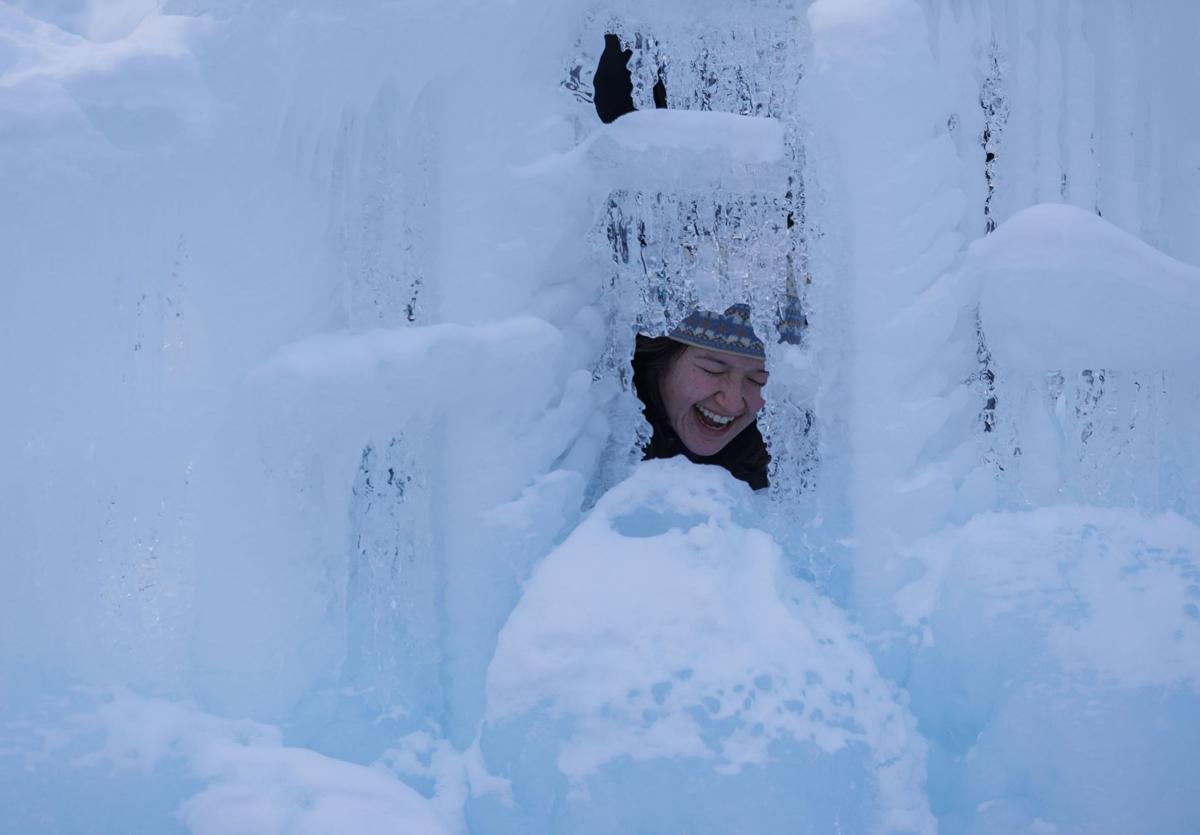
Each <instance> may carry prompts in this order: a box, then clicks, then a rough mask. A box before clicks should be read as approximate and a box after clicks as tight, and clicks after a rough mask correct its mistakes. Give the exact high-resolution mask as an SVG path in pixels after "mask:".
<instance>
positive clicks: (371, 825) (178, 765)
mask: <svg viewBox="0 0 1200 835" xmlns="http://www.w3.org/2000/svg"><path fill="white" fill-rule="evenodd" d="M52 727H53V728H54V729H53V730H52V731H51V732H50V733H49V734H48V735H47V737H46V738H47V740H49V742H48V745H49V747H51V748H65V747H67V746H70V747H73V748H75V749H78V750H82V751H83V753H79V754H78V756H76V757H74V759H73V760H71V761H70V766H69V767H70V769H72V770H73V771H75V772H76V776H75V778H74V779H75V780H77V781H78V780H80V779H86V780H90V781H91V782H92V784H93V785H92V787H91V789H90V791H89V792H88V793H87V794H85V793H84V792H79V794H81V795H82V796H87V795H88V794H91V793H92V792H95V794H96V796H95V797H93V798H92V801H91V802H92V805H91V807H90V808H87V809H84V810H78V811H83V812H84V813H85V814H88V815H90V816H93V821H92V824H91V826H90V827H89V829H88V831H93V832H107V831H110V830H109V829H107V828H105V826H106V824H105V823H104V821H105V820H106V819H112V818H111V815H110V814H109V810H110V807H113V806H114V805H115V804H116V803H118V802H124V801H123V800H122V799H121V796H123V795H126V794H128V796H129V797H131V798H134V797H136V798H138V799H139V802H140V804H141V805H143V806H144V807H146V809H147V810H148V809H152V808H153V807H155V806H159V807H162V808H169V804H170V803H171V802H172V800H171V796H172V794H173V793H179V792H182V793H183V794H184V795H185V799H184V800H183V802H182V803H179V804H178V806H177V808H176V810H175V811H174V813H173V814H167V815H164V816H163V819H161V820H156V819H153V814H149V815H148V814H146V812H145V811H142V812H140V813H139V814H138V815H137V817H138V818H140V819H142V820H143V821H144V825H145V826H146V827H147V828H146V830H145V831H155V832H160V831H175V824H174V821H172V818H174V819H175V820H177V821H179V822H181V823H182V824H183V826H184V827H185V828H186V831H188V832H190V833H193V835H251V833H252V834H253V835H318V834H319V833H341V832H353V833H355V835H374V833H379V834H380V835H383V833H388V835H394V833H405V835H441V834H442V833H448V832H450V831H452V830H451V828H449V827H448V826H447V825H446V824H445V823H444V822H443V821H442V820H441V819H440V818H439V817H438V816H437V814H436V813H435V812H434V810H433V808H432V805H431V803H430V801H427V800H426V799H425V798H423V797H422V796H421V795H420V794H418V793H417V792H416V791H414V790H413V789H411V788H409V787H408V786H406V785H405V784H404V783H402V782H400V781H399V780H397V779H396V778H395V777H393V776H392V775H391V774H389V773H388V772H387V771H386V770H384V769H382V768H376V767H368V766H363V765H358V764H355V763H350V762H345V761H342V760H337V759H334V758H332V757H326V756H323V755H321V754H319V753H317V752H316V751H312V750H309V749H305V748H292V747H288V746H285V745H283V744H282V742H281V737H280V733H279V730H278V729H277V728H275V727H273V726H270V725H263V724H259V723H257V722H250V721H245V720H230V719H223V718H220V717H217V716H213V715H212V714H209V713H205V712H204V711H201V710H199V709H197V708H195V707H192V706H190V705H187V704H184V703H181V702H173V701H166V700H163V699H150V698H143V697H140V696H135V695H133V694H132V693H130V692H128V691H126V690H122V689H116V690H113V691H110V692H107V693H103V694H100V695H99V696H98V698H97V699H96V701H95V702H94V703H92V704H91V705H89V706H88V708H87V709H86V710H84V711H83V712H80V713H76V714H73V715H71V716H69V717H67V718H66V719H65V720H63V721H62V722H57V723H53V724H52ZM127 773H130V774H132V775H133V776H134V779H135V780H136V783H135V785H133V786H125V785H122V784H121V780H122V777H121V775H123V774H127ZM151 775H153V779H147V778H149V777H151ZM104 786H107V787H108V788H107V790H105V789H104ZM197 788H198V789H199V790H198V791H197V790H196V789H197ZM97 789H99V791H97ZM187 794H190V796H186V795H187ZM109 795H111V796H112V799H111V800H109V799H108V797H107V796H109ZM164 799H165V801H166V803H167V804H168V805H167V806H165V807H163V800H164ZM174 802H178V797H176V798H175V801H174ZM17 812H18V814H17V816H16V819H15V820H16V821H20V820H21V816H20V814H19V812H20V809H18V810H17ZM47 812H48V809H43V816H42V818H41V820H40V821H39V824H40V825H41V826H47V827H51V828H52V830H51V829H50V828H48V829H44V830H39V831H63V830H60V829H59V828H58V827H59V826H61V825H62V824H63V823H64V822H65V821H66V820H68V819H69V818H70V817H71V816H72V815H74V814H76V811H73V810H69V809H60V810H58V811H57V812H55V813H53V814H50V815H49V816H47V814H46V813H47ZM160 814H161V812H160ZM128 823H129V819H128V818H125V819H123V820H122V819H117V820H113V829H112V830H111V831H114V832H115V831H122V832H125V831H129V829H126V828H124V827H125V826H126V825H128ZM67 828H68V829H70V831H76V830H75V829H74V828H73V827H71V826H70V825H68V826H67ZM78 831H84V830H82V829H80V830H78ZM139 831H141V830H139Z"/></svg>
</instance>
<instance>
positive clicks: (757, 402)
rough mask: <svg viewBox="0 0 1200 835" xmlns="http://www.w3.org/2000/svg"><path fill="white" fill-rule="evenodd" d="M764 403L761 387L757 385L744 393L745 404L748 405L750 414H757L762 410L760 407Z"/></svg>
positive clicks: (765, 402)
mask: <svg viewBox="0 0 1200 835" xmlns="http://www.w3.org/2000/svg"><path fill="white" fill-rule="evenodd" d="M766 404H767V401H766V400H765V399H764V398H763V393H762V389H761V388H759V387H758V386H755V387H754V388H753V389H751V391H750V392H749V393H748V394H747V395H746V405H747V406H749V407H750V412H751V413H752V414H755V415H757V414H758V413H759V412H760V411H762V407H763V406H765V405H766Z"/></svg>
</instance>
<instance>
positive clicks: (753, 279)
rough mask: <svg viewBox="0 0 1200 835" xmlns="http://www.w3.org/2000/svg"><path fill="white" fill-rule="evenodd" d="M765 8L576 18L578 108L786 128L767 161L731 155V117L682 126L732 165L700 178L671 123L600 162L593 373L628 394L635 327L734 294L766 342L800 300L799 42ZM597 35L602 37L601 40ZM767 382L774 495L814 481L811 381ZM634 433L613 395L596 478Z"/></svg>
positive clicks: (632, 441) (569, 85)
mask: <svg viewBox="0 0 1200 835" xmlns="http://www.w3.org/2000/svg"><path fill="white" fill-rule="evenodd" d="M768 18H769V23H770V24H771V25H766V24H764V21H763V20H761V19H759V20H755V21H754V22H748V21H746V20H745V19H738V18H736V17H731V16H724V15H722V16H718V17H717V18H716V19H715V20H713V19H705V20H704V22H703V24H702V25H700V24H697V23H696V22H694V21H687V20H683V19H681V18H680V17H678V16H676V15H662V16H660V17H657V18H656V17H654V16H652V15H646V14H645V13H641V14H637V15H634V14H630V15H610V16H607V17H606V16H603V15H594V16H592V17H590V18H589V19H588V20H587V22H586V23H585V25H584V26H583V27H582V28H583V31H584V34H582V35H581V36H580V38H579V41H578V42H577V44H576V56H577V57H575V58H574V59H573V60H572V61H571V62H569V64H568V68H567V71H566V79H565V80H564V82H563V86H564V87H565V88H566V89H568V90H569V91H571V92H572V94H573V95H574V96H575V98H576V99H577V100H578V101H579V102H580V103H581V104H587V103H594V104H595V106H596V109H597V112H598V114H599V115H600V117H601V119H603V120H605V121H608V120H609V119H610V118H615V117H616V116H617V115H620V114H621V113H625V112H632V111H633V110H650V109H660V110H661V109H664V108H669V109H671V110H689V111H697V112H723V113H729V114H737V115H739V116H751V117H760V118H768V119H772V120H776V121H777V122H778V123H779V124H780V125H781V126H782V128H783V137H782V138H783V142H782V155H781V157H780V158H778V159H772V160H769V161H767V160H762V159H759V160H755V159H752V158H750V157H747V158H745V159H738V158H737V157H738V155H739V154H745V153H746V151H745V148H744V147H739V145H738V138H739V137H738V130H739V126H738V125H737V123H736V120H726V121H725V122H721V121H719V120H716V119H714V120H709V121H706V122H705V121H697V122H695V123H693V124H692V125H691V127H690V129H691V130H693V131H696V132H700V133H702V134H703V132H706V131H707V132H708V133H709V134H710V135H711V136H710V140H711V141H713V142H715V143H717V146H718V147H719V146H720V144H721V143H722V142H723V143H724V150H725V151H726V152H727V154H732V155H733V157H734V159H733V160H732V162H733V169H730V164H729V163H730V161H729V160H722V161H720V162H721V163H723V164H722V165H718V166H714V169H715V171H714V172H713V174H711V175H710V176H708V177H707V178H706V177H705V175H703V174H699V175H697V166H696V165H695V155H694V154H693V155H692V156H689V155H688V154H687V152H686V149H685V148H683V147H681V145H680V143H679V139H678V137H672V136H671V135H670V133H669V129H668V130H667V131H660V133H659V135H658V136H657V138H656V139H655V140H651V142H650V144H649V145H647V144H646V143H645V142H644V141H643V142H642V143H640V144H639V143H638V142H636V141H635V142H628V141H627V142H625V143H623V144H621V145H620V148H619V150H618V151H617V153H616V154H615V159H613V160H612V161H610V163H609V164H612V165H614V166H616V167H619V168H621V169H624V170H623V171H622V173H621V174H620V175H619V176H618V179H619V180H620V181H621V183H620V185H619V187H615V188H612V189H611V190H610V191H609V193H608V196H607V198H606V200H605V204H604V216H603V219H602V221H601V223H600V224H599V228H598V229H597V230H596V232H595V233H594V234H593V237H594V239H595V246H596V248H597V250H598V251H599V252H600V254H601V257H603V258H604V259H605V260H606V261H609V262H610V267H609V268H608V269H609V273H610V274H609V277H608V279H607V281H606V290H605V302H604V304H605V309H606V314H605V316H606V319H607V321H608V323H609V325H608V333H609V344H608V345H607V347H606V349H605V354H604V356H603V357H602V359H601V366H602V367H601V368H598V369H596V371H597V373H599V374H607V375H611V376H615V377H616V378H617V379H618V380H619V381H620V383H621V385H622V389H623V390H624V391H626V392H629V391H630V379H629V368H628V358H629V357H630V356H631V355H632V348H633V334H634V333H637V332H641V333H646V334H662V333H665V332H666V331H668V330H670V328H671V327H673V326H674V325H675V324H676V323H677V322H678V321H679V320H680V319H681V318H682V317H683V316H685V315H687V313H689V312H690V311H691V310H693V309H695V308H696V307H705V308H708V309H724V308H725V307H726V306H727V305H728V304H731V303H734V302H739V301H740V302H749V303H750V304H751V308H752V310H753V312H754V315H755V317H756V320H757V323H758V324H759V328H760V332H764V333H767V334H768V335H769V341H774V336H775V334H776V333H777V330H776V327H777V322H776V321H775V317H776V316H777V314H778V312H779V311H780V310H781V309H782V306H783V305H784V304H785V303H786V302H785V299H786V297H787V295H788V294H789V293H795V294H797V295H800V296H803V295H804V293H805V291H806V289H807V285H808V284H809V283H810V282H811V281H812V277H811V274H810V271H809V268H808V263H807V258H806V253H805V235H804V228H805V227H804V222H805V204H804V184H803V147H802V145H801V142H800V138H799V137H800V136H801V130H800V125H801V115H800V113H799V112H798V110H797V85H798V84H799V83H800V81H801V79H802V70H801V60H800V47H799V46H798V45H797V43H796V42H795V40H794V39H790V38H788V37H786V36H784V35H783V34H781V33H782V32H786V31H789V30H795V28H796V27H797V25H798V23H797V21H796V20H795V18H794V17H793V16H791V15H790V14H789V13H787V12H786V11H784V10H782V9H778V8H771V9H769V10H768ZM776 27H778V29H777V28H776ZM600 31H603V32H605V33H606V34H605V36H604V40H603V45H604V48H603V51H600V50H598V47H599V45H600V43H601V41H600V40H599V38H598V37H597V34H596V33H597V32H600ZM591 66H597V67H598V68H597V70H596V72H595V74H594V75H592V76H591V77H592V78H593V84H594V85H596V86H595V88H593V86H592V85H589V84H588V83H587V79H588V78H589V69H588V68H589V67H591ZM627 79H628V80H627ZM660 124H662V125H665V126H669V125H670V124H671V123H670V122H661V123H660ZM721 134H724V138H723V139H720V138H718V137H719V135H721ZM654 141H657V142H658V143H660V145H659V147H658V148H655V147H653V142H654ZM672 149H673V151H674V152H673V153H672ZM722 168H723V169H724V170H726V171H727V172H728V171H730V170H733V171H734V172H735V173H734V174H733V176H729V175H728V174H726V175H725V176H724V177H723V178H722V177H721V176H720V175H719V174H717V173H716V172H717V171H720V170H721V169H722ZM626 183H627V184H626ZM780 353H781V352H780V351H779V350H778V349H776V348H773V349H772V351H771V352H770V355H771V358H772V359H774V360H775V361H776V362H782V358H781V357H780V356H779V354H780ZM776 379H778V380H779V381H780V382H779V384H778V385H777V386H773V387H772V389H771V390H770V391H769V395H770V396H768V406H767V410H766V413H765V414H764V416H763V418H762V419H761V420H760V425H761V426H763V428H764V430H765V432H766V434H767V437H768V442H769V443H770V444H771V448H772V450H773V458H774V460H775V463H774V466H773V470H774V473H775V477H774V478H773V482H774V484H775V485H777V486H776V488H775V489H776V493H777V495H778V494H783V493H787V494H788V495H789V496H790V497H792V498H794V497H795V496H796V495H797V494H799V493H802V492H803V491H805V490H808V489H811V488H812V486H813V478H814V476H815V469H816V442H815V437H816V433H815V420H814V412H813V408H812V392H811V391H807V392H805V391H802V390H798V389H802V388H803V383H800V384H797V380H796V379H793V378H790V377H789V375H788V374H787V373H786V368H781V369H780V370H779V373H778V374H777V377H776ZM644 432H645V426H644V423H643V422H642V420H641V417H640V407H638V406H637V404H636V402H635V401H632V400H631V398H629V397H625V398H623V400H622V401H620V402H619V405H618V412H617V414H616V415H615V416H614V443H615V444H616V445H617V446H616V447H615V448H614V449H612V450H611V451H610V453H609V454H608V455H607V456H606V467H607V468H608V470H607V472H608V474H607V475H606V476H605V477H603V478H602V479H601V482H600V484H603V485H608V484H611V483H612V481H613V479H614V478H615V477H617V475H618V474H619V473H620V472H622V470H623V469H624V468H625V467H626V466H627V463H626V462H627V461H628V459H629V458H630V457H636V455H637V448H638V447H640V446H641V445H642V444H643V443H644V442H645V440H646V438H645V436H644V434H643V433H644ZM622 448H623V449H624V450H626V451H622Z"/></svg>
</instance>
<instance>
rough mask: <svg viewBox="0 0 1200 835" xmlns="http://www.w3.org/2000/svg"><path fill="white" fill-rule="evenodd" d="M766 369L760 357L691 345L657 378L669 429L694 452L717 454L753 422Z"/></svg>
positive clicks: (761, 400)
mask: <svg viewBox="0 0 1200 835" xmlns="http://www.w3.org/2000/svg"><path fill="white" fill-rule="evenodd" d="M766 383H767V371H766V367H765V366H764V364H763V361H762V360H760V359H755V358H753V357H744V356H742V355H740V354H731V353H727V352H725V351H714V350H711V349H708V348H695V347H692V346H690V345H689V346H688V347H687V348H686V349H685V350H684V351H682V352H680V353H679V354H678V355H677V356H676V357H675V358H674V360H672V362H671V364H670V365H669V366H668V367H667V369H666V371H665V372H664V373H663V375H662V377H661V378H660V380H659V391H660V393H661V394H662V401H663V407H664V408H665V409H666V412H667V418H668V419H669V420H670V421H671V428H672V429H674V430H675V434H677V435H678V436H679V439H680V440H681V441H683V444H684V446H686V447H687V448H688V449H689V450H691V451H692V453H693V454H695V455H702V456H709V455H716V454H717V453H718V452H720V451H721V450H722V449H724V448H725V445H726V444H728V443H729V442H730V441H732V440H733V439H734V438H736V437H737V435H738V433H740V432H741V431H742V430H743V429H745V428H746V427H747V426H749V425H750V424H751V423H753V422H754V419H755V417H757V416H758V412H759V410H760V409H761V408H762V407H763V396H762V387H763V386H764V385H766Z"/></svg>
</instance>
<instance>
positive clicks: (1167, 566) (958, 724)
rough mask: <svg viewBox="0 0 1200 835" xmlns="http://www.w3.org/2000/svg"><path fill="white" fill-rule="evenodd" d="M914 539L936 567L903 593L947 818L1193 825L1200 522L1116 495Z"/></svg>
mask: <svg viewBox="0 0 1200 835" xmlns="http://www.w3.org/2000/svg"><path fill="white" fill-rule="evenodd" d="M911 556H913V557H914V558H915V559H916V560H917V562H918V563H919V564H920V565H921V566H922V567H923V569H924V573H923V574H922V576H920V577H919V578H918V579H916V580H915V581H914V582H912V583H911V584H910V585H908V586H907V587H906V588H904V589H903V590H901V592H900V593H899V595H897V608H898V611H899V612H900V614H901V616H902V618H904V619H905V620H906V621H907V622H908V624H909V625H910V626H913V627H915V628H916V629H918V630H919V631H920V633H921V636H922V640H921V646H920V648H919V649H918V650H917V652H916V654H915V656H914V660H913V672H912V676H911V679H910V680H909V682H908V690H909V692H910V694H911V696H912V706H913V710H914V712H915V713H916V714H917V716H918V719H919V720H920V722H921V725H922V728H923V729H924V730H925V732H926V734H927V735H928V736H929V738H930V741H931V743H933V745H934V754H933V756H932V758H931V763H933V764H931V766H930V798H931V804H932V805H933V806H934V808H935V810H936V811H938V813H939V818H940V819H941V820H942V821H943V824H950V825H948V826H947V827H946V831H950V832H957V831H963V829H962V828H961V827H964V826H966V823H967V822H968V821H970V822H971V823H970V826H971V827H972V828H970V829H968V830H966V831H970V832H996V833H1000V832H1015V831H1030V829H1029V827H1030V826H1032V823H1033V821H1035V820H1037V819H1040V820H1042V821H1044V822H1048V823H1049V824H1053V825H1057V826H1059V827H1060V828H1059V829H1058V830H1055V831H1069V832H1096V833H1107V832H1112V833H1118V832H1134V831H1138V832H1184V831H1188V830H1189V829H1190V827H1191V823H1189V822H1194V821H1195V820H1196V819H1197V815H1200V802H1197V800H1196V795H1195V792H1194V791H1193V787H1194V786H1195V784H1196V780H1197V779H1200V768H1198V767H1197V765H1196V760H1195V756H1194V752H1195V750H1196V747H1197V746H1198V745H1200V527H1198V526H1197V525H1196V524H1195V523H1193V522H1190V521H1188V520H1186V519H1184V518H1182V517H1180V516H1178V515H1176V514H1173V513H1164V514H1157V515H1153V516H1146V515H1142V514H1141V513H1139V512H1137V511H1135V510H1129V509H1116V508H1095V507H1083V506H1079V507H1073V506H1064V507H1048V508H1041V509H1038V510H1034V511H1030V512H1026V513H986V514H982V515H980V516H977V517H975V518H974V519H972V520H971V521H970V522H969V523H967V524H966V525H964V526H962V527H960V528H952V529H948V530H946V531H943V532H942V533H940V534H937V535H935V536H931V537H928V538H926V539H925V540H922V541H921V542H919V543H918V544H917V545H915V546H914V547H913V548H912V552H911ZM1149 797H1154V798H1156V802H1155V803H1153V804H1147V803H1146V802H1145V798H1149ZM942 798H954V799H955V800H954V801H953V802H952V803H951V808H949V809H946V808H943V809H938V806H939V804H940V803H944V802H946V801H943V800H942ZM943 813H948V817H947V816H943Z"/></svg>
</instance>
